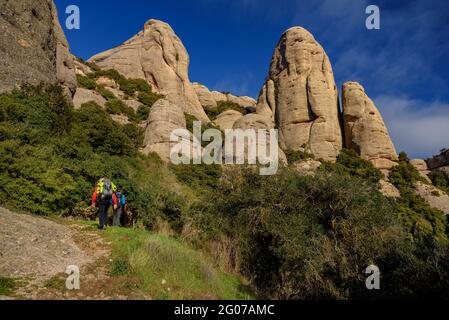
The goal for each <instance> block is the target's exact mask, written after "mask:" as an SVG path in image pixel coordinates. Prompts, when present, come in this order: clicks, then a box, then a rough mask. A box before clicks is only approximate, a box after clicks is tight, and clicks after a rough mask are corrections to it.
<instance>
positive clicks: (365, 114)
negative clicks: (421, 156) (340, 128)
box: [342, 82, 398, 170]
mask: <svg viewBox="0 0 449 320" xmlns="http://www.w3.org/2000/svg"><path fill="white" fill-rule="evenodd" d="M342 100H343V117H344V132H345V146H346V147H347V148H349V149H354V150H355V151H356V152H357V153H358V154H360V156H361V157H362V158H364V159H366V160H370V161H371V162H373V164H374V166H376V167H377V168H378V169H387V170H388V169H391V168H392V167H393V166H395V165H396V161H397V160H398V156H397V153H396V149H395V147H394V145H393V142H392V141H391V138H390V136H389V134H388V130H387V127H386V126H385V123H384V121H383V119H382V116H381V114H380V112H379V111H378V110H377V108H376V106H375V105H374V103H373V101H372V100H371V99H370V98H369V97H368V96H367V95H366V93H365V89H364V88H363V87H362V86H361V85H360V84H358V83H357V82H347V83H345V84H344V85H343V98H342Z"/></svg>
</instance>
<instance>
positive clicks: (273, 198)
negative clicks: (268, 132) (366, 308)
mask: <svg viewBox="0 0 449 320" xmlns="http://www.w3.org/2000/svg"><path fill="white" fill-rule="evenodd" d="M207 207H209V208H207ZM213 213H214V214H215V215H214V216H213ZM198 217H199V218H198V219H200V218H201V219H202V220H201V221H202V223H201V224H199V225H204V229H205V231H204V232H212V233H210V237H216V236H217V232H218V231H217V230H222V232H224V233H225V234H226V235H227V236H228V237H230V238H232V239H234V240H235V243H237V244H239V245H238V247H237V248H236V252H237V253H236V257H235V260H236V261H240V271H241V272H242V273H243V274H244V275H245V276H246V277H248V278H250V279H253V284H254V285H255V286H256V288H258V290H259V292H260V293H261V294H263V295H265V296H267V297H270V298H275V299H356V298H359V299H360V298H362V299H365V298H370V299H371V298H379V297H383V298H387V297H389V298H392V297H396V298H397V297H418V296H420V295H422V296H429V295H435V296H439V297H447V296H448V294H447V289H448V288H449V274H448V272H447V269H444V271H442V270H441V269H440V267H439V263H443V264H444V265H448V263H447V260H446V259H447V258H448V257H449V256H448V251H447V250H448V247H447V245H446V244H444V243H443V242H438V241H436V240H435V239H432V238H422V239H423V240H422V241H419V242H414V243H412V242H409V241H407V237H406V232H405V231H404V228H403V226H402V224H401V221H400V219H399V218H398V214H397V211H396V206H395V204H394V203H392V202H391V201H389V200H388V199H387V198H385V197H384V196H382V195H381V194H380V193H379V192H378V191H377V186H376V185H375V184H371V183H366V182H364V181H363V180H361V179H360V178H357V177H351V176H350V175H348V174H344V175H341V174H339V173H336V172H322V171H319V172H318V173H317V175H316V176H315V177H309V176H301V175H299V174H297V173H296V172H294V171H290V170H288V169H282V170H281V171H280V172H279V173H278V174H277V175H275V176H269V177H264V176H259V175H258V173H257V171H252V170H248V169H244V170H241V169H235V170H231V171H227V173H226V176H225V177H224V178H223V181H222V182H221V183H220V185H219V186H218V188H216V189H215V191H214V201H213V203H210V204H209V205H207V204H204V203H203V205H202V208H201V214H199V215H198ZM208 217H210V218H208ZM205 221H207V222H208V223H210V224H213V223H215V224H216V227H214V228H213V229H211V226H210V225H207V224H205V223H204V222H205ZM424 239H425V240H424ZM425 241H427V242H425ZM371 264H374V265H377V266H379V268H380V270H382V279H383V280H382V284H383V287H382V290H381V291H377V292H372V291H368V290H366V287H365V280H366V278H365V275H364V269H365V268H366V267H367V266H368V265H371ZM417 274H419V275H420V276H417ZM434 277H436V278H438V279H439V281H438V284H437V285H435V286H428V282H425V281H423V279H426V280H427V281H430V280H431V279H432V278H434ZM384 279H385V280H384ZM386 279H388V281H387V280H386Z"/></svg>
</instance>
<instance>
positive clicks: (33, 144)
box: [0, 86, 184, 225]
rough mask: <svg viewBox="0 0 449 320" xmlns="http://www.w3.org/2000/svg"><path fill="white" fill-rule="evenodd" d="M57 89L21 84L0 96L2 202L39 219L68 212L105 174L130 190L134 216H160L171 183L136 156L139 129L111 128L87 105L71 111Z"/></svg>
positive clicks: (154, 162)
mask: <svg viewBox="0 0 449 320" xmlns="http://www.w3.org/2000/svg"><path fill="white" fill-rule="evenodd" d="M59 89H61V88H60V87H53V86H49V87H48V86H37V87H26V89H25V90H21V91H18V90H16V91H14V92H13V93H11V94H2V95H0V111H1V112H0V114H1V115H2V118H1V121H0V137H1V139H0V201H1V203H3V204H4V205H7V206H10V207H12V208H14V209H18V210H23V211H27V212H31V213H35V214H40V215H55V214H74V212H75V211H76V210H75V208H79V207H80V204H81V202H82V201H83V200H85V202H87V203H88V202H89V199H90V196H91V192H92V188H93V186H94V184H95V182H96V181H97V179H98V177H99V176H101V175H106V176H108V177H110V178H111V179H113V181H114V182H116V183H117V184H122V185H123V186H124V187H125V190H126V192H129V194H128V199H129V204H130V207H129V208H130V210H131V212H133V213H134V215H135V216H136V217H139V219H141V220H143V219H144V218H145V217H147V216H148V217H147V218H145V219H146V221H148V225H150V224H151V217H153V218H154V217H157V216H161V217H163V216H165V212H166V210H167V209H165V208H166V207H168V208H170V207H172V206H173V201H172V200H171V199H170V200H167V199H165V198H164V197H163V196H165V195H166V194H168V193H169V191H168V190H169V188H168V187H163V184H167V183H169V182H167V181H175V178H174V177H172V178H171V180H170V179H167V175H168V176H170V174H169V173H168V171H167V170H166V169H164V166H163V164H162V163H161V161H160V159H158V158H156V157H154V156H151V157H146V156H142V155H140V154H139V153H138V149H139V148H140V147H141V146H142V141H143V132H142V129H141V128H139V127H138V126H136V125H134V124H128V125H125V126H122V125H119V124H117V123H115V122H114V121H113V120H112V119H111V118H110V116H109V115H108V114H107V113H106V112H105V111H104V110H103V109H102V108H101V107H100V106H98V105H96V104H95V103H93V102H90V103H87V104H84V105H83V106H81V108H80V109H79V110H73V107H72V106H70V105H69V104H68V103H67V101H66V99H65V97H64V95H63V94H62V89H61V90H59ZM58 97H59V98H58ZM58 99H59V100H58ZM58 106H59V107H58ZM65 108H67V110H66V111H64V110H65ZM66 113H67V114H66ZM69 115H70V116H69ZM64 118H66V124H64V123H65V121H62V120H61V119H64ZM61 128H64V130H61ZM164 170H165V171H164ZM163 172H165V176H164V177H162V173H163ZM166 180H167V181H166ZM166 200H167V201H168V202H167V204H166V203H165V202H164V201H166ZM181 202H184V201H181ZM148 208H151V210H152V211H151V212H149V211H148Z"/></svg>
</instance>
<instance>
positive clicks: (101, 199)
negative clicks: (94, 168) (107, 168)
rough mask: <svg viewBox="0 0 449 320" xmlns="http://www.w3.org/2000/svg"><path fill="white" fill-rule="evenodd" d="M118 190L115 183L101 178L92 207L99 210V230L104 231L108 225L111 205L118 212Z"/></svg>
mask: <svg viewBox="0 0 449 320" xmlns="http://www.w3.org/2000/svg"><path fill="white" fill-rule="evenodd" d="M116 191H117V188H116V186H115V185H114V183H113V182H112V181H111V180H109V179H105V178H104V177H101V178H100V180H99V181H98V183H97V186H96V188H95V191H94V193H93V195H92V206H93V207H96V208H98V215H99V220H100V221H99V222H100V223H99V226H98V229H100V230H104V229H105V228H106V226H107V224H108V211H109V207H110V206H111V204H112V205H113V206H114V210H117V196H116V194H115V193H116Z"/></svg>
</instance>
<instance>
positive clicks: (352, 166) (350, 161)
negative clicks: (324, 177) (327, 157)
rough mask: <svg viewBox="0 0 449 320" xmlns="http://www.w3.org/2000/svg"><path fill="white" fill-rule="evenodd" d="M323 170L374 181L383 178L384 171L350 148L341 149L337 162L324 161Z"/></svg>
mask: <svg viewBox="0 0 449 320" xmlns="http://www.w3.org/2000/svg"><path fill="white" fill-rule="evenodd" d="M321 170H324V171H328V172H336V173H339V174H347V175H350V176H352V177H356V178H359V179H362V180H366V181H370V182H373V183H377V182H379V180H380V179H382V178H383V174H382V172H380V170H378V169H377V168H375V167H374V165H373V164H372V163H371V161H368V160H364V159H362V158H361V157H360V156H359V155H357V153H356V152H355V151H354V150H349V149H343V150H341V152H340V154H339V155H338V157H337V162H336V163H328V162H324V163H323V165H322V166H321Z"/></svg>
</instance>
